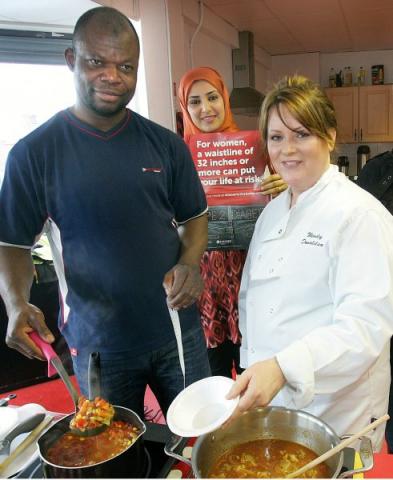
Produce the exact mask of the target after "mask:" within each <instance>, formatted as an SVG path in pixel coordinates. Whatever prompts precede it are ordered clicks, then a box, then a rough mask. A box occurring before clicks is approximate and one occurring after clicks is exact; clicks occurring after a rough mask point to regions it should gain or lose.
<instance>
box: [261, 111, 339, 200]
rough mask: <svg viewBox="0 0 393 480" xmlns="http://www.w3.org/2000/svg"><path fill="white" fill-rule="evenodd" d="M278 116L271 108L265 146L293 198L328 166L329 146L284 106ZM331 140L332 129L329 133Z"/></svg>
mask: <svg viewBox="0 0 393 480" xmlns="http://www.w3.org/2000/svg"><path fill="white" fill-rule="evenodd" d="M280 113H281V117H282V119H283V120H284V122H285V124H286V125H288V127H290V128H288V127H287V126H286V125H285V124H284V123H283V121H282V120H281V118H280V116H279V115H278V112H277V108H276V107H274V108H273V109H272V110H271V111H270V114H269V121H268V129H267V135H268V138H267V148H268V152H269V156H270V159H271V161H272V163H273V166H274V168H275V169H276V171H277V173H279V174H280V175H281V177H282V178H283V180H284V181H285V182H286V183H287V184H288V185H289V186H290V187H291V188H292V195H293V200H294V201H296V199H297V197H298V196H299V194H300V193H302V192H304V191H305V190H308V189H309V188H311V187H312V186H313V185H314V184H315V183H316V182H317V181H318V180H319V179H320V177H321V176H322V175H323V173H324V172H325V171H326V170H327V169H328V168H329V164H330V148H329V145H328V144H327V142H326V141H324V140H322V139H321V138H319V137H317V136H316V135H313V134H312V133H311V132H310V131H309V130H307V128H305V127H304V126H303V125H302V124H301V123H299V121H298V120H296V119H295V117H294V116H293V115H291V113H290V112H289V111H288V109H287V108H286V107H285V106H283V105H282V106H280ZM332 139H333V140H334V139H335V132H334V131H333V132H332Z"/></svg>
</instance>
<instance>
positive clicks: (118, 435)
mask: <svg viewBox="0 0 393 480" xmlns="http://www.w3.org/2000/svg"><path fill="white" fill-rule="evenodd" d="M139 433H140V431H139V429H138V428H137V427H135V426H133V425H131V424H130V423H127V422H124V421H122V420H114V421H112V423H111V424H110V425H109V426H108V428H106V429H105V430H104V431H103V432H102V433H99V434H98V435H95V436H92V437H81V436H79V435H75V434H74V433H72V432H67V433H64V434H63V435H62V436H61V437H60V438H58V439H57V441H56V442H54V444H53V445H52V446H51V447H50V448H49V449H48V451H47V454H46V458H47V460H49V461H50V462H51V463H53V464H55V465H59V466H63V467H85V466H89V465H95V464H97V463H100V462H103V461H105V460H109V459H110V458H113V457H115V456H116V455H119V454H120V453H122V452H123V451H124V450H126V449H127V448H128V447H129V446H131V445H132V444H133V443H134V442H135V440H136V439H137V438H138V436H139Z"/></svg>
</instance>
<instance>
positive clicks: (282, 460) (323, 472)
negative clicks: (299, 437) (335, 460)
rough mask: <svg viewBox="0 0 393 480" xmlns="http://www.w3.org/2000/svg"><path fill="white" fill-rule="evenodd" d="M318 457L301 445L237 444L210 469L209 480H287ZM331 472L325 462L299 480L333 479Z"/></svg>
mask: <svg viewBox="0 0 393 480" xmlns="http://www.w3.org/2000/svg"><path fill="white" fill-rule="evenodd" d="M314 458H317V455H316V454H315V453H314V452H313V451H312V450H310V449H309V448H307V447H304V446H303V445H300V444H299V443H295V442H289V441H286V440H276V439H260V440H253V441H251V442H246V443H241V444H238V445H235V446H234V447H232V448H231V449H229V450H228V451H226V452H225V453H224V454H223V455H221V456H220V457H219V458H218V460H217V461H216V462H215V464H214V465H213V467H212V468H211V469H210V472H209V475H208V477H209V478H283V477H285V476H286V475H288V474H289V473H291V472H294V471H295V470H297V469H299V468H301V467H303V466H304V465H306V464H307V463H309V462H311V460H314ZM329 477H330V471H329V468H328V466H327V465H326V464H325V463H321V464H319V465H317V466H316V467H314V468H311V469H310V470H307V471H306V472H304V474H303V475H302V476H301V477H299V478H329Z"/></svg>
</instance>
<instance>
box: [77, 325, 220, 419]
mask: <svg viewBox="0 0 393 480" xmlns="http://www.w3.org/2000/svg"><path fill="white" fill-rule="evenodd" d="M183 350H184V362H185V385H186V386H187V385H190V384H191V383H193V382H195V381H197V380H200V379H202V378H205V377H208V376H210V375H211V373H210V367H209V361H208V356H207V349H206V343H205V338H204V335H203V332H202V329H201V327H200V326H198V327H197V328H194V329H192V330H190V331H188V332H183ZM90 353H91V352H90V351H89V352H86V353H84V352H80V353H78V356H77V357H73V364H74V371H75V374H76V376H77V379H78V383H79V386H80V389H81V392H82V393H83V395H85V396H88V384H87V367H88V362H89V354H90ZM100 353H101V352H100ZM147 385H149V386H150V388H151V390H152V391H153V393H154V395H155V396H156V398H157V400H158V403H159V404H160V407H161V410H162V412H163V413H164V415H165V416H166V413H167V410H168V408H169V405H170V404H171V402H172V400H173V399H174V398H175V397H176V395H177V394H178V393H179V392H180V391H181V390H183V388H184V377H183V374H182V371H181V368H180V363H179V354H178V350H177V344H176V340H175V339H174V340H173V341H171V342H169V343H167V344H166V345H165V346H164V347H161V348H159V349H157V350H153V351H151V352H148V353H144V354H143V355H139V356H134V355H132V354H131V353H128V352H125V353H101V396H102V397H103V398H105V399H106V400H108V401H109V402H110V403H112V404H113V405H120V406H123V407H127V408H129V409H131V410H133V411H134V412H136V413H137V414H138V415H139V416H140V417H141V418H142V419H143V412H144V395H145V390H146V386H147Z"/></svg>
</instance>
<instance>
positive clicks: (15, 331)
mask: <svg viewBox="0 0 393 480" xmlns="http://www.w3.org/2000/svg"><path fill="white" fill-rule="evenodd" d="M33 330H36V331H37V333H38V335H39V336H40V337H41V338H42V339H43V340H45V341H46V342H48V343H52V342H54V340H55V338H54V336H53V335H52V333H51V332H50V330H49V329H48V327H47V325H46V323H45V319H44V315H43V313H42V312H41V310H40V309H39V308H37V307H36V306H35V305H32V304H31V303H24V304H23V305H22V306H20V307H18V308H17V309H16V308H15V309H14V310H12V312H10V314H9V321H8V328H7V336H6V344H7V345H8V346H9V347H10V348H13V349H15V350H17V351H18V352H20V353H22V354H23V355H25V356H26V357H28V358H37V359H38V360H45V357H44V355H43V354H42V352H41V349H40V348H39V347H37V345H36V344H35V343H34V342H33V341H32V340H30V337H29V335H28V334H29V333H30V332H32V331H33Z"/></svg>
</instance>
